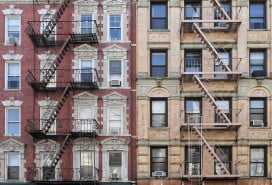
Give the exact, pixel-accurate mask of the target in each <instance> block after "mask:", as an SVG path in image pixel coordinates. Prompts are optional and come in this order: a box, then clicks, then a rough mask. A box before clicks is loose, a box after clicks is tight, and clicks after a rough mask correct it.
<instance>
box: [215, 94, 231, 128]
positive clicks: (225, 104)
mask: <svg viewBox="0 0 272 185" xmlns="http://www.w3.org/2000/svg"><path fill="white" fill-rule="evenodd" d="M215 103H216V105H217V107H218V109H219V110H221V112H223V113H224V114H225V115H226V116H227V117H228V119H230V121H231V99H230V98H221V99H220V100H215ZM215 123H226V120H225V119H224V118H222V117H221V116H220V115H219V114H216V113H215Z"/></svg>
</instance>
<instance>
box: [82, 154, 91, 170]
mask: <svg viewBox="0 0 272 185" xmlns="http://www.w3.org/2000/svg"><path fill="white" fill-rule="evenodd" d="M80 161H81V162H80V165H81V166H91V165H92V154H91V152H84V151H81V156H80Z"/></svg>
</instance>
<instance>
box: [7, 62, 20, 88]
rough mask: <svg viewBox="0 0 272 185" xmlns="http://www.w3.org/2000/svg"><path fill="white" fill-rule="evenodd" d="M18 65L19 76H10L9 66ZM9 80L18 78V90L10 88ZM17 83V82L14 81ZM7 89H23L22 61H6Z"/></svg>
mask: <svg viewBox="0 0 272 185" xmlns="http://www.w3.org/2000/svg"><path fill="white" fill-rule="evenodd" d="M10 64H16V65H18V66H17V67H18V73H19V74H17V75H9V67H10V66H9V65H10ZM9 78H18V81H16V82H17V83H18V87H17V88H10V86H9ZM12 82H15V81H12ZM5 89H7V90H20V89H21V63H20V61H5Z"/></svg>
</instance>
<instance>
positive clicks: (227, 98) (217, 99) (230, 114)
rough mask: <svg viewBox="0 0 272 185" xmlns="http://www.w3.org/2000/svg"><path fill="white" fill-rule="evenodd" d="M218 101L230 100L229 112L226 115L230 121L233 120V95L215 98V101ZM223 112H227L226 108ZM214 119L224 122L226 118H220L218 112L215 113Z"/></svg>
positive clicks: (216, 121)
mask: <svg viewBox="0 0 272 185" xmlns="http://www.w3.org/2000/svg"><path fill="white" fill-rule="evenodd" d="M216 101H228V102H229V107H228V111H229V113H225V115H226V116H227V117H228V118H229V120H230V121H232V98H231V97H220V99H219V98H215V102H216ZM222 112H225V111H224V110H222ZM214 116H215V118H214V120H215V123H224V119H220V116H219V115H218V114H216V113H214Z"/></svg>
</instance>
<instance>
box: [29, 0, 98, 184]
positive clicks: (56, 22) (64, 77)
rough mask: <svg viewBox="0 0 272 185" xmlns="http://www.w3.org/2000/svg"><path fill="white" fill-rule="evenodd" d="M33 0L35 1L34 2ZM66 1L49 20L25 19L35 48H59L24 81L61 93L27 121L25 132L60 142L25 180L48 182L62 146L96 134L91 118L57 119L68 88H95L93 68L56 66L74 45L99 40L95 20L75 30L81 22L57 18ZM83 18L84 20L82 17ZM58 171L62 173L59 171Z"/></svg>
mask: <svg viewBox="0 0 272 185" xmlns="http://www.w3.org/2000/svg"><path fill="white" fill-rule="evenodd" d="M36 2H37V3H38V1H36ZM33 3H34V2H33ZM48 3H49V2H48ZM70 3H71V0H62V1H61V2H60V4H59V5H58V8H57V11H56V13H55V14H54V15H52V17H51V19H50V20H49V21H46V22H45V21H35V20H34V21H29V22H28V26H27V29H26V33H27V34H28V36H29V38H30V39H31V41H32V43H33V45H34V46H35V47H46V48H47V49H50V47H54V48H56V47H58V48H60V49H59V52H58V53H57V55H56V58H55V59H54V60H53V62H52V63H50V65H49V66H48V67H47V68H43V69H30V70H28V75H27V78H26V81H27V83H28V84H29V85H30V86H31V87H32V88H33V90H34V91H35V92H37V93H39V92H45V93H47V94H50V92H59V91H61V92H62V93H61V96H60V98H59V100H58V101H57V103H56V105H54V106H53V107H52V106H49V108H48V109H47V110H46V111H45V112H44V114H43V116H42V118H41V119H29V120H28V125H27V132H28V133H29V134H31V135H32V137H33V138H35V139H46V138H55V139H61V140H62V143H61V145H60V146H59V147H56V148H55V151H54V155H53V158H52V160H51V162H50V164H49V166H48V167H47V170H46V171H45V172H43V174H42V175H38V174H37V173H38V172H37V171H35V170H33V169H28V179H29V180H30V181H35V182H46V181H52V180H53V179H52V178H51V177H52V175H53V173H55V172H54V171H55V168H56V166H57V164H58V162H59V160H60V159H61V157H62V154H63V153H64V152H65V149H66V148H67V146H68V145H69V144H70V142H71V139H73V138H78V137H90V138H92V139H93V138H95V137H96V136H97V135H98V133H99V126H98V122H97V121H96V120H95V119H72V120H71V119H65V120H61V119H57V117H58V115H59V113H60V111H61V109H62V107H63V106H64V104H65V102H66V100H67V99H68V98H69V97H70V94H71V90H97V89H99V82H98V73H97V71H96V69H93V68H90V69H88V70H86V69H84V70H85V71H84V72H83V71H82V69H59V66H60V64H61V62H62V61H63V59H64V58H65V55H66V54H67V52H69V51H70V49H71V48H72V47H73V46H74V45H76V44H82V43H87V44H96V43H98V41H99V39H98V28H97V24H96V21H95V20H87V21H88V25H91V28H90V30H91V31H89V32H81V31H80V29H78V28H79V27H80V25H81V24H83V23H82V22H81V21H70V20H69V21H60V20H61V17H62V15H63V14H64V13H65V10H66V8H67V7H68V6H69V4H70ZM84 21H85V22H86V20H84ZM44 25H46V26H44ZM43 26H44V27H43ZM42 27H43V28H44V29H43V30H41V28H42ZM56 27H57V28H58V30H57V32H55V31H54V29H55V28H56ZM61 28H62V29H61ZM72 30H73V31H72ZM52 38H53V39H52ZM50 84H53V85H50ZM55 123H56V124H57V125H58V127H57V128H55V134H52V133H51V132H50V129H51V127H52V125H54V124H55ZM78 124H80V125H81V126H82V127H85V128H88V129H87V130H83V129H75V128H77V127H78ZM68 173H70V174H72V173H73V172H72V171H71V170H70V171H69V172H68ZM62 174H65V173H64V172H62ZM66 175H67V174H66ZM96 176H97V173H93V177H90V178H89V179H88V181H91V182H89V183H91V184H92V183H93V182H96V181H97V178H96ZM80 180H81V179H80ZM61 181H67V182H71V181H78V180H75V179H73V175H72V176H71V175H70V176H69V175H68V176H67V177H64V176H63V177H62V178H61Z"/></svg>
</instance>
